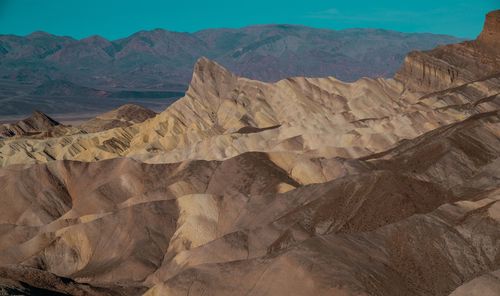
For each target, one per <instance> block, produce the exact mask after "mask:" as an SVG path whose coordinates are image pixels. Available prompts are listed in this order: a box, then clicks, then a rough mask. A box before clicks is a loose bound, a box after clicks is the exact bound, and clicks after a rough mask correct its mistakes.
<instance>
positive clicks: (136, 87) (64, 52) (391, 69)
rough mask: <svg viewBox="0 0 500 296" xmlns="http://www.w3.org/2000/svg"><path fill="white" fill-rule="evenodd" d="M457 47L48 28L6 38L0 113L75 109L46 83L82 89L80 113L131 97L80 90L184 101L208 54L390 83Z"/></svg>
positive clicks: (239, 67)
mask: <svg viewBox="0 0 500 296" xmlns="http://www.w3.org/2000/svg"><path fill="white" fill-rule="evenodd" d="M459 41H461V39H459V38H455V37H452V36H446V35H433V34H417V33H414V34H413V33H412V34H409V33H399V32H394V31H387V30H376V29H349V30H339V31H336V30H326V29H315V28H309V27H303V26H292V25H265V26H253V27H245V28H241V29H209V30H204V31H199V32H195V33H180V32H171V31H167V30H163V29H156V30H152V31H141V32H137V33H135V34H132V35H131V36H129V37H126V38H123V39H118V40H112V41H110V40H107V39H105V38H103V37H100V36H91V37H88V38H84V39H81V40H76V39H73V38H71V37H64V36H55V35H51V34H48V33H44V32H35V33H32V34H30V35H28V36H14V35H0V69H2V73H1V76H0V85H1V86H2V88H0V107H1V108H0V115H3V116H7V115H25V114H29V113H31V111H32V110H34V109H37V110H41V111H44V112H48V113H51V114H62V113H70V112H71V107H70V106H66V104H61V103H60V102H59V100H57V98H56V99H54V100H55V101H54V102H53V103H51V102H52V101H51V100H52V99H53V98H52V97H50V96H43V93H37V92H36V91H35V89H36V88H37V87H40V86H42V87H43V85H44V84H47V83H50V84H53V85H54V84H56V83H59V84H61V85H62V87H68V85H70V84H71V85H72V86H74V87H75V88H76V89H75V90H74V91H68V93H67V94H65V96H64V98H65V99H66V100H68V101H72V102H73V104H74V106H75V108H74V109H77V110H82V112H87V113H96V112H97V113H99V112H102V111H104V110H109V108H110V105H111V106H112V107H118V106H119V104H120V103H121V104H123V103H126V102H127V101H131V100H130V96H129V94H130V93H122V94H121V96H115V98H119V97H121V98H122V99H124V100H125V101H124V100H121V101H117V102H113V100H112V99H108V100H107V101H103V100H99V99H98V98H99V96H94V95H92V94H91V93H90V94H89V93H88V92H83V94H84V96H83V97H82V96H81V94H82V92H81V90H82V88H91V89H98V90H101V91H132V92H135V94H136V96H135V97H133V98H135V99H136V100H133V102H135V103H137V102H139V100H137V99H138V98H139V99H141V98H142V99H144V100H143V101H144V102H145V103H146V104H148V103H149V101H147V100H146V99H151V98H158V97H161V98H178V97H180V96H182V93H183V92H184V91H185V90H186V88H187V85H188V84H189V80H190V77H191V71H192V69H193V66H194V64H195V62H196V60H197V59H198V58H200V57H202V56H204V57H207V58H210V59H212V60H215V61H217V62H219V63H220V64H222V65H224V66H225V67H227V68H228V69H229V70H230V71H233V72H234V73H236V74H237V75H241V76H244V77H248V78H253V79H259V80H262V81H277V80H280V79H283V78H287V77H292V76H310V77H322V76H335V77H337V78H339V79H341V80H346V81H354V80H357V79H359V78H361V77H365V76H366V77H390V76H392V75H393V74H394V73H395V72H396V70H397V69H398V67H399V65H400V64H401V62H402V61H403V58H404V56H405V55H406V54H407V53H408V52H410V51H412V50H424V49H431V48H434V47H435V46H437V45H440V44H448V43H456V42H459ZM51 81H54V82H51ZM85 98H88V99H87V100H86V99H85ZM150 101H151V100H150ZM100 102H102V103H101V104H102V107H100V106H101V104H100ZM154 102H155V101H154V100H153V101H152V103H154ZM106 103H107V104H106ZM148 106H152V104H150V105H148ZM99 107H100V108H99ZM161 107H162V108H164V107H165V105H161ZM156 111H159V108H157V110H156Z"/></svg>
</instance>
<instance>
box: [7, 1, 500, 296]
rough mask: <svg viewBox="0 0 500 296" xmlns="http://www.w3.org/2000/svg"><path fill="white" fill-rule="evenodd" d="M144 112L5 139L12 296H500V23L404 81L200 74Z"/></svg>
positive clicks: (34, 126) (438, 54)
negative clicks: (176, 95) (159, 108)
mask: <svg viewBox="0 0 500 296" xmlns="http://www.w3.org/2000/svg"><path fill="white" fill-rule="evenodd" d="M136 108H139V107H137V106H133V105H128V106H125V107H123V108H121V109H119V110H115V111H112V112H110V113H106V114H104V115H101V116H98V117H96V118H95V119H93V120H91V121H89V122H87V123H84V124H82V125H81V126H77V127H66V126H60V124H58V123H57V122H55V121H53V120H52V119H50V118H48V117H46V116H45V115H44V114H41V113H36V114H34V115H33V117H32V118H31V120H26V121H23V122H20V123H18V124H15V125H10V126H5V125H4V126H2V127H1V128H0V131H1V132H2V138H1V139H0V166H1V169H0V202H1V204H2V206H1V207H0V238H1V239H0V295H4V294H5V295H32V294H36V295H149V296H152V295H395V296H396V295H398V296H399V295H453V296H458V295H499V294H500V179H499V178H498V176H499V175H500V10H499V11H493V12H490V13H489V14H488V15H487V16H486V21H485V26H484V28H483V32H482V33H481V34H480V35H479V36H478V38H477V39H476V40H473V41H466V42H463V43H459V44H452V45H445V46H441V47H438V48H436V49H433V50H430V51H424V52H412V53H410V54H409V55H408V56H407V57H406V59H405V61H404V64H403V65H402V67H401V69H400V71H399V72H398V73H397V74H396V75H395V77H394V78H393V79H383V78H378V79H370V78H363V79H360V80H358V81H356V82H352V83H346V82H342V81H339V80H337V79H335V78H334V77H326V78H306V77H293V78H288V79H284V80H280V81H278V82H275V83H267V82H260V81H256V80H250V79H246V78H242V77H238V76H236V75H234V74H232V73H231V72H229V71H228V70H226V69H225V68H223V67H222V66H221V65H219V64H217V63H215V62H213V61H211V60H208V59H206V58H201V59H199V60H198V62H197V63H196V65H195V68H194V72H193V76H192V81H191V83H190V85H189V89H188V91H187V92H186V95H185V96H184V97H183V98H181V99H179V100H178V101H176V102H175V103H174V104H172V105H171V106H170V107H168V108H167V109H166V110H165V111H163V112H161V113H159V114H157V115H155V114H154V113H151V112H148V111H147V110H142V109H141V110H139V109H136ZM134 114H137V116H138V118H137V120H135V119H134ZM33 118H35V119H33ZM38 123H41V124H38ZM42 129H43V130H42Z"/></svg>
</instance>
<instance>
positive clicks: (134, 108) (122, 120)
mask: <svg viewBox="0 0 500 296" xmlns="http://www.w3.org/2000/svg"><path fill="white" fill-rule="evenodd" d="M155 116H156V113H155V112H154V111H152V110H149V109H147V108H144V107H142V106H138V105H134V104H125V105H123V106H121V107H119V108H118V109H115V110H112V111H109V112H106V113H104V114H101V115H98V116H96V117H94V118H92V119H90V120H88V121H86V122H84V123H82V124H81V125H79V128H80V129H81V130H83V131H85V132H87V133H95V132H101V131H105V130H108V129H112V128H117V127H128V126H131V125H133V124H135V123H140V122H144V121H145V120H147V119H150V118H152V117H155Z"/></svg>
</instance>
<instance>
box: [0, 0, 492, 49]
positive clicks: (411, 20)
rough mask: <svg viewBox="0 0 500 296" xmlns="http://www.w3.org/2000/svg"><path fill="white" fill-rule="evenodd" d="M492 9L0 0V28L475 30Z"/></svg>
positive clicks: (441, 4) (487, 4)
mask: <svg viewBox="0 0 500 296" xmlns="http://www.w3.org/2000/svg"><path fill="white" fill-rule="evenodd" d="M494 9H500V0H475V1H460V0H418V1H405V0H378V1H376V0H367V1H355V0H347V1H346V0H344V1H326V0H302V1H294V0H239V1H238V0H177V1H171V0H163V1H161V0H135V1H130V0H119V1H118V0H0V34H17V35H26V34H29V33H31V32H33V31H37V30H42V31H46V32H49V33H53V34H57V35H69V36H73V37H75V38H84V37H87V36H90V35H95V34H98V35H101V36H104V37H106V38H109V39H117V38H122V37H126V36H128V35H130V34H132V33H134V32H136V31H139V30H149V29H155V28H164V29H168V30H173V31H187V32H193V31H197V30H202V29H207V28H221V27H224V28H237V27H243V26H248V25H256V24H278V23H279V24H300V25H306V26H311V27H319V28H329V29H344V28H383V29H389V30H396V31H403V32H430V33H438V34H450V35H455V36H459V37H467V38H474V37H476V35H477V34H478V33H479V32H480V30H481V27H482V25H483V21H484V15H485V14H486V13H487V12H488V11H490V10H494Z"/></svg>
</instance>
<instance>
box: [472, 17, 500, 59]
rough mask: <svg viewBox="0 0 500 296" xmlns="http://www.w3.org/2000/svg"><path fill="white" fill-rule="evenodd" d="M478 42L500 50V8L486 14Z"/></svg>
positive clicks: (497, 50)
mask: <svg viewBox="0 0 500 296" xmlns="http://www.w3.org/2000/svg"><path fill="white" fill-rule="evenodd" d="M477 42H478V43H479V44H480V45H482V46H486V47H488V48H490V49H493V50H496V52H500V10H494V11H491V12H489V13H488V14H487V15H486V19H485V21H484V26H483V31H482V32H481V34H479V36H478V37H477Z"/></svg>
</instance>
